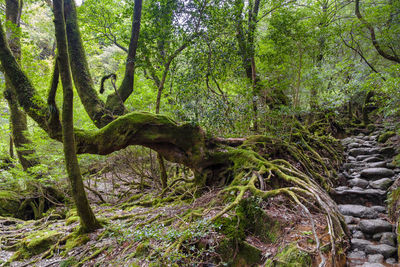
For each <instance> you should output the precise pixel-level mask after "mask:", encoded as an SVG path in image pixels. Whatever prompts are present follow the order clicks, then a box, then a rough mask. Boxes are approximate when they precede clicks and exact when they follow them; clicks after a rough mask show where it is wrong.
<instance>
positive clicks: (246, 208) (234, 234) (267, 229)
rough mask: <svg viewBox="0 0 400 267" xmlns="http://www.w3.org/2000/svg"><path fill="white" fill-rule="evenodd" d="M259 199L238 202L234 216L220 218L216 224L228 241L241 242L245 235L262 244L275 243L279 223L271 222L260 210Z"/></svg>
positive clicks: (252, 198)
mask: <svg viewBox="0 0 400 267" xmlns="http://www.w3.org/2000/svg"><path fill="white" fill-rule="evenodd" d="M260 202H261V199H259V198H257V197H249V198H246V199H243V200H241V201H240V203H239V205H238V206H237V208H236V216H232V217H221V218H219V219H218V220H217V221H216V223H217V224H220V225H221V232H222V233H223V234H225V235H226V237H227V238H228V239H236V240H243V239H244V238H245V237H246V235H247V234H251V235H254V236H257V237H258V238H260V239H261V240H262V241H264V242H271V243H272V242H275V241H276V239H277V238H278V236H279V233H280V224H279V222H276V221H273V220H272V219H271V218H270V217H269V216H268V215H267V214H266V213H265V212H264V211H263V209H262V208H261V206H260V205H261V203H260Z"/></svg>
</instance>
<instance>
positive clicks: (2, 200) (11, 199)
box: [0, 190, 21, 217]
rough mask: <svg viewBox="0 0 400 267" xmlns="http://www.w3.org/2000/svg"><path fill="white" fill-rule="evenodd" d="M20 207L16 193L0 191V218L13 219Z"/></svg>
mask: <svg viewBox="0 0 400 267" xmlns="http://www.w3.org/2000/svg"><path fill="white" fill-rule="evenodd" d="M20 205H21V203H20V201H19V197H18V195H17V193H15V192H12V191H8V190H0V216H4V217H7V216H10V217H15V215H16V214H17V213H18V210H19V207H20Z"/></svg>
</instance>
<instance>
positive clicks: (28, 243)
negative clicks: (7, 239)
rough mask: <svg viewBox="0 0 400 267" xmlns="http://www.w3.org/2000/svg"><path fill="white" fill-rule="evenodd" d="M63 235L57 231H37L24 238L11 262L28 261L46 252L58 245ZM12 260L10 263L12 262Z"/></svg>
mask: <svg viewBox="0 0 400 267" xmlns="http://www.w3.org/2000/svg"><path fill="white" fill-rule="evenodd" d="M60 235H61V233H59V232H57V231H45V230H42V231H37V232H34V233H32V234H30V235H29V236H27V237H26V238H24V239H23V240H22V241H21V243H20V245H19V249H18V251H17V252H16V253H14V255H13V257H12V259H11V260H19V259H27V258H30V257H32V256H34V255H37V254H40V253H42V252H45V251H46V250H48V249H49V248H50V246H51V245H53V244H54V243H56V241H57V239H58V237H59V236H60ZM11 260H10V261H11Z"/></svg>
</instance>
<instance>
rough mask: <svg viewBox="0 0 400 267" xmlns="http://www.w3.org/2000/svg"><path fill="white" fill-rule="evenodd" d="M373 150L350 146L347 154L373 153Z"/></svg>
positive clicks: (354, 155)
mask: <svg viewBox="0 0 400 267" xmlns="http://www.w3.org/2000/svg"><path fill="white" fill-rule="evenodd" d="M375 152H376V151H375V150H372V149H370V148H352V149H350V150H349V155H350V156H353V157H357V156H360V155H372V154H375Z"/></svg>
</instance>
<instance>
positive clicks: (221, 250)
mask: <svg viewBox="0 0 400 267" xmlns="http://www.w3.org/2000/svg"><path fill="white" fill-rule="evenodd" d="M217 252H218V254H219V255H220V256H221V258H222V260H223V261H224V262H225V263H227V264H228V266H232V267H239V266H241V267H242V266H243V267H250V266H258V265H259V264H260V261H261V258H262V251H261V250H260V249H258V248H256V247H254V246H253V245H251V244H249V243H247V242H246V241H241V242H236V241H235V240H233V239H227V240H226V241H224V242H222V243H221V244H220V246H219V247H218V248H217ZM235 252H237V253H236V257H235V258H232V255H234V254H235Z"/></svg>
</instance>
